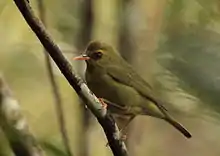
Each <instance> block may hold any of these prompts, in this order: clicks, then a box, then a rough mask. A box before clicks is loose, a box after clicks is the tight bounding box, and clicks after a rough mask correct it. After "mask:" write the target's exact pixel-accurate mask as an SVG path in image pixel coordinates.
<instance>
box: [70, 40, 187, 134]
mask: <svg viewBox="0 0 220 156" xmlns="http://www.w3.org/2000/svg"><path fill="white" fill-rule="evenodd" d="M74 60H85V61H86V64H87V69H86V82H87V84H88V87H89V88H90V89H91V90H92V91H93V92H94V93H95V95H96V96H98V97H100V98H101V99H102V100H101V102H104V103H106V104H107V105H108V110H110V112H112V113H113V114H115V115H116V117H119V118H120V117H121V119H123V118H124V117H125V118H126V120H127V123H126V124H125V125H128V123H129V122H130V121H131V120H132V119H133V118H134V117H135V116H137V115H149V116H153V117H156V118H159V119H163V120H165V121H167V122H168V123H170V124H171V125H172V126H174V127H175V128H176V129H177V130H179V131H180V132H181V133H182V134H183V135H184V136H185V137H187V138H190V137H191V134H190V133H189V132H188V131H187V130H186V129H185V128H184V127H183V126H182V125H181V124H180V123H178V122H177V121H175V120H174V119H173V118H172V117H171V116H170V115H169V114H168V112H167V110H166V108H165V107H164V102H163V101H162V100H160V99H159V98H158V97H157V96H156V95H155V93H154V92H153V89H152V87H151V86H150V85H149V84H148V83H147V82H146V81H145V80H144V79H143V78H142V77H141V76H139V75H138V74H137V72H136V71H135V70H134V69H133V68H132V66H131V65H129V64H128V63H127V62H126V61H125V60H124V59H123V58H122V57H121V56H120V55H119V53H117V52H116V51H115V50H114V49H113V47H112V46H110V45H108V44H106V43H103V42H99V41H92V42H90V43H89V44H88V46H87V48H86V50H85V52H84V53H83V54H82V55H81V56H78V57H75V58H74ZM123 120H124V119H123ZM116 122H117V120H116ZM125 125H124V126H125ZM119 128H120V126H119ZM121 128H123V126H122V127H121Z"/></svg>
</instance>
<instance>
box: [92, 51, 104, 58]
mask: <svg viewBox="0 0 220 156" xmlns="http://www.w3.org/2000/svg"><path fill="white" fill-rule="evenodd" d="M102 55H103V53H102V52H101V51H96V52H95V53H93V56H92V58H93V59H95V60H98V59H100V58H101V57H102Z"/></svg>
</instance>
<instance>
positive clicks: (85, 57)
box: [73, 55, 90, 60]
mask: <svg viewBox="0 0 220 156" xmlns="http://www.w3.org/2000/svg"><path fill="white" fill-rule="evenodd" d="M89 59H90V57H88V56H87V55H80V56H76V57H74V58H73V60H89Z"/></svg>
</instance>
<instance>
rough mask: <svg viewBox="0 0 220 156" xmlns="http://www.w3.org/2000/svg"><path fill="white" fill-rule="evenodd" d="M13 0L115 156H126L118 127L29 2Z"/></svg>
mask: <svg viewBox="0 0 220 156" xmlns="http://www.w3.org/2000/svg"><path fill="white" fill-rule="evenodd" d="M14 2H15V4H16V5H17V7H18V9H19V10H20V12H21V13H22V15H23V17H24V18H25V20H26V22H27V23H28V25H29V26H30V27H31V29H32V30H33V31H34V33H35V34H36V36H37V37H38V39H39V40H40V41H41V43H42V44H43V46H44V48H45V49H46V50H47V52H48V53H49V54H50V56H51V57H52V59H53V60H54V61H55V63H56V64H57V66H58V67H59V69H60V71H61V72H62V73H63V75H64V76H65V77H66V79H67V80H68V82H69V84H70V85H71V86H72V87H73V89H74V90H75V91H76V93H77V94H78V95H79V97H80V98H81V99H82V100H83V101H84V102H85V104H86V105H87V106H88V108H89V109H90V110H91V111H92V113H93V114H94V115H95V116H96V118H97V119H98V122H99V123H100V124H101V126H102V128H103V130H104V131H105V134H106V137H107V139H108V142H109V146H110V147H111V150H112V152H113V154H114V155H115V156H127V155H128V154H127V150H126V147H125V144H124V143H123V142H122V141H121V140H120V137H119V131H118V127H117V125H116V124H115V122H114V119H113V117H112V116H111V115H110V114H109V113H108V112H107V110H106V109H104V108H102V106H101V103H100V101H99V100H98V98H97V97H96V96H95V95H94V94H93V93H92V92H91V90H90V89H89V88H88V86H87V85H86V84H85V83H84V82H83V80H82V79H81V78H80V77H78V76H77V75H76V74H75V73H74V72H73V70H72V66H71V64H70V63H69V62H68V61H67V60H66V59H65V57H64V56H63V54H62V52H61V50H60V49H59V47H58V46H57V45H56V44H55V43H54V41H53V40H52V38H51V37H50V36H49V34H48V33H47V32H46V30H45V28H44V26H43V25H42V23H41V22H40V21H39V19H38V18H37V17H36V16H35V15H34V13H33V11H32V9H31V7H30V5H29V3H28V2H27V1H26V0H14Z"/></svg>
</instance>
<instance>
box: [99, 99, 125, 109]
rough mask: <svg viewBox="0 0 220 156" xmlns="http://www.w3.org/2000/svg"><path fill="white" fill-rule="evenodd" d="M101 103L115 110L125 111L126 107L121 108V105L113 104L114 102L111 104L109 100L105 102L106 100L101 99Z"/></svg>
mask: <svg viewBox="0 0 220 156" xmlns="http://www.w3.org/2000/svg"><path fill="white" fill-rule="evenodd" d="M102 101H103V102H104V103H106V104H107V105H109V106H112V107H115V108H117V109H120V110H127V107H126V106H121V105H119V104H116V103H114V102H111V101H109V100H107V99H104V98H102Z"/></svg>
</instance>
